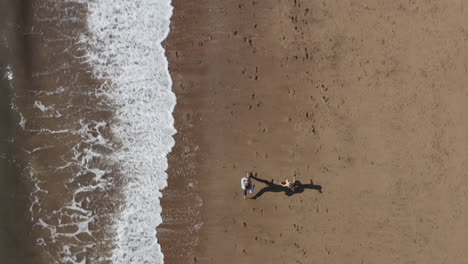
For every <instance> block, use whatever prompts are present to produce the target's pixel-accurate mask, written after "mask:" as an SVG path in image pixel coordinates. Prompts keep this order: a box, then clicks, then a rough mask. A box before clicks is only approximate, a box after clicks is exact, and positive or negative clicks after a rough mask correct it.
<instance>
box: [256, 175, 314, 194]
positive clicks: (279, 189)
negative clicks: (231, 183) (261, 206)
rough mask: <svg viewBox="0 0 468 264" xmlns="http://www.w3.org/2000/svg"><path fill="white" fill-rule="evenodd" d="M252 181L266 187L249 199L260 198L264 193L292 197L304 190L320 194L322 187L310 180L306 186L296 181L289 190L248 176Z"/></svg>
mask: <svg viewBox="0 0 468 264" xmlns="http://www.w3.org/2000/svg"><path fill="white" fill-rule="evenodd" d="M250 177H251V178H253V179H254V180H256V181H258V182H261V183H264V184H266V185H267V186H266V187H264V188H263V189H261V190H260V191H259V192H258V193H256V194H255V195H254V196H253V197H252V198H250V199H257V198H258V197H260V196H262V195H263V194H264V193H266V192H284V194H285V195H287V196H292V195H294V194H296V193H302V192H304V190H305V189H312V190H317V191H319V192H320V193H322V186H321V185H315V184H314V183H313V182H312V180H310V183H308V184H302V183H301V182H300V181H298V180H296V181H295V182H294V188H293V189H291V188H289V187H285V186H282V185H280V184H275V183H273V182H272V181H267V180H264V179H260V178H258V177H257V176H256V175H255V176H253V175H252V176H250Z"/></svg>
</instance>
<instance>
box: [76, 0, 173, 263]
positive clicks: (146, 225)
mask: <svg viewBox="0 0 468 264" xmlns="http://www.w3.org/2000/svg"><path fill="white" fill-rule="evenodd" d="M88 8H89V15H88V19H87V23H88V29H89V35H84V36H83V38H82V42H83V43H84V45H85V46H86V47H88V48H87V50H86V56H85V58H86V60H87V62H88V63H89V64H90V65H91V66H92V67H93V70H94V76H95V77H96V78H98V79H100V80H102V81H103V83H104V85H103V87H102V89H101V91H100V92H101V93H102V94H103V95H105V96H106V97H107V98H108V99H109V101H110V102H111V103H112V104H113V107H114V109H115V113H114V117H115V120H114V121H113V122H111V123H110V125H111V128H112V133H113V137H114V139H113V140H114V141H116V142H118V144H119V146H120V147H118V148H117V149H116V151H115V152H114V153H113V154H112V158H113V159H114V161H116V162H117V164H120V167H121V170H122V175H123V177H125V178H126V180H125V185H124V187H123V194H124V197H125V199H124V200H125V204H123V205H122V207H121V211H120V213H119V217H118V219H117V223H116V225H115V228H116V230H115V234H116V238H115V241H114V243H115V247H114V250H113V252H112V257H111V260H112V263H163V254H162V252H161V248H160V246H159V244H158V243H157V239H156V227H157V226H158V225H159V224H160V223H161V222H162V219H161V206H160V202H159V199H160V197H161V192H160V190H161V189H163V188H164V187H166V185H167V174H166V172H165V171H166V169H167V167H168V164H167V158H166V155H167V154H168V153H169V152H170V150H171V148H172V146H173V145H174V140H173V138H172V135H173V134H174V133H175V132H176V130H175V128H174V120H173V116H172V111H173V109H174V106H175V103H176V98H175V95H174V94H173V92H172V91H171V87H172V81H171V78H170V75H169V71H168V62H167V59H166V57H165V55H164V49H163V47H162V45H161V42H162V41H163V40H164V39H165V38H166V36H167V34H168V32H169V23H170V17H171V15H172V6H171V4H170V1H169V0H132V1H129V0H94V1H89V2H88Z"/></svg>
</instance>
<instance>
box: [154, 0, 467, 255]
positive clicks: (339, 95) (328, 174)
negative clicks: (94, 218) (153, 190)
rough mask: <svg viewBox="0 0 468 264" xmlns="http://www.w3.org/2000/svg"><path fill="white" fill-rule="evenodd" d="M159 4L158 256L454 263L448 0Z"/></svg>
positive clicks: (452, 23)
mask: <svg viewBox="0 0 468 264" xmlns="http://www.w3.org/2000/svg"><path fill="white" fill-rule="evenodd" d="M173 5H174V8H175V9H174V16H173V18H172V27H171V32H170V35H169V37H168V39H167V41H166V43H165V45H166V49H167V55H168V57H169V61H170V70H171V74H172V78H173V81H174V86H173V89H174V91H175V93H176V94H177V98H178V105H177V107H176V110H175V118H176V127H177V129H178V134H177V135H176V137H175V139H176V142H177V143H176V146H175V148H174V151H173V153H172V154H171V157H170V168H169V187H168V188H167V189H166V193H165V194H166V195H165V197H164V198H163V206H164V212H163V216H164V219H165V224H164V225H163V226H161V228H160V230H162V231H161V232H160V234H159V239H160V242H161V244H162V247H163V250H164V252H165V256H166V257H165V258H166V263H168V264H171V263H192V262H198V263H381V264H382V263H392V264H393V263H425V264H426V263H467V262H468V251H467V250H466V244H467V243H468V225H467V224H468V222H467V218H468V211H467V209H468V208H467V204H466V203H465V201H466V199H467V192H468V185H467V184H468V177H467V173H466V171H467V167H468V163H467V162H466V161H465V159H466V157H467V154H468V148H467V143H468V132H467V131H468V129H467V128H468V123H467V122H466V117H467V115H466V112H467V106H466V102H468V89H467V88H466V86H467V83H468V75H467V65H468V59H467V57H466V54H468V50H467V49H468V46H467V45H466V40H467V38H468V10H467V9H466V8H465V4H464V2H463V1H383V0H382V1H338V0H336V1H314V0H310V1H300V0H289V1H285V0H278V1H273V0H271V1H270V0H269V1H260V0H259V1H243V0H237V1H228V0H226V1H219V0H203V1H184V0H174V1H173ZM247 171H255V172H257V173H258V176H259V177H260V178H263V179H267V180H270V179H274V180H275V182H278V181H282V180H284V179H286V178H289V179H291V178H292V176H293V175H294V174H295V175H296V176H297V178H298V180H300V181H301V182H303V183H308V182H309V181H310V180H313V182H314V183H315V184H317V185H320V186H322V188H323V189H322V191H323V193H319V192H318V191H317V190H314V189H306V190H304V192H302V193H298V194H295V195H293V196H289V197H288V196H286V195H285V194H284V193H281V192H278V193H274V192H267V193H264V194H263V195H262V196H261V197H259V198H258V199H256V200H243V199H242V194H241V189H240V178H241V177H242V176H244V174H245V173H246V172H247ZM189 184H190V186H189ZM256 185H257V191H258V190H260V189H261V188H262V187H263V186H264V184H262V183H259V182H257V183H256ZM199 197H201V201H202V203H203V204H202V205H201V203H200V200H199V199H198V198H199ZM200 205H201V207H197V206H200ZM184 212H187V213H185V214H184ZM199 223H203V225H201V226H200V225H197V224H199ZM194 226H195V227H194ZM163 231H164V232H163Z"/></svg>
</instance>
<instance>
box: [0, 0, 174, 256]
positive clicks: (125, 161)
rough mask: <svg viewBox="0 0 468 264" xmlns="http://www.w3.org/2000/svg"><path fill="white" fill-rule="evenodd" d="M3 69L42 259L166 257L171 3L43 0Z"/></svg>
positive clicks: (30, 12) (32, 6) (32, 9)
mask: <svg viewBox="0 0 468 264" xmlns="http://www.w3.org/2000/svg"><path fill="white" fill-rule="evenodd" d="M28 5H29V6H27V7H23V8H24V9H25V10H27V11H24V12H25V14H24V16H25V21H24V25H23V26H21V28H20V29H19V30H21V31H22V32H23V33H24V36H25V37H24V43H26V44H25V47H26V52H25V55H24V58H21V59H20V58H18V60H23V61H22V62H21V63H20V62H17V63H11V64H8V65H5V66H4V67H2V69H1V70H2V73H1V74H2V78H3V80H6V81H8V82H9V84H10V85H9V96H10V106H11V109H12V110H14V113H15V114H16V118H17V120H18V121H17V124H16V126H17V127H18V129H19V130H20V131H21V132H20V133H18V135H17V140H18V142H21V144H20V143H18V144H16V147H17V148H19V149H20V152H21V153H22V155H23V157H24V158H23V159H22V160H23V166H24V170H23V174H26V175H24V176H25V177H26V178H27V180H28V182H27V184H26V185H28V186H29V187H28V188H29V204H28V213H29V214H28V215H29V216H30V222H31V237H32V238H31V239H32V240H33V244H34V245H35V247H36V248H37V252H38V253H37V254H38V257H37V261H36V262H35V263H82V264H84V263H163V254H162V252H161V248H160V246H159V244H158V243H157V238H156V227H157V226H158V225H159V224H160V223H161V222H162V219H161V206H160V203H159V200H160V198H161V189H163V188H164V187H166V185H167V174H166V172H165V171H166V169H167V167H168V164H167V157H166V156H167V155H168V153H169V152H170V151H171V148H172V146H173V145H174V140H173V138H172V135H174V134H175V133H176V130H175V128H174V120H173V116H172V112H173V110H174V106H175V103H176V98H175V95H174V94H173V92H172V91H171V86H172V81H171V78H170V75H169V71H168V62H167V59H166V57H165V54H164V49H163V47H162V45H161V42H162V41H163V40H164V39H165V38H166V36H167V34H168V32H169V24H170V17H171V15H172V7H171V5H170V1H169V0H132V1H128V0H88V1H78V0H68V1H67V0H43V1H39V0H37V1H31V3H28Z"/></svg>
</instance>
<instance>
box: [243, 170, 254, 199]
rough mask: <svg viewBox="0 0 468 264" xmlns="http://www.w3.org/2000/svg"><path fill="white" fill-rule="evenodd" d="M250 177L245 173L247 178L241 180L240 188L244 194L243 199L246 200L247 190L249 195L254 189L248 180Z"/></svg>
mask: <svg viewBox="0 0 468 264" xmlns="http://www.w3.org/2000/svg"><path fill="white" fill-rule="evenodd" d="M251 175H252V173H251V172H249V173H247V176H246V177H243V178H242V179H241V187H242V190H244V191H243V193H244V199H246V198H247V190H249V192H250V193H253V192H254V187H255V184H253V183H252V180H251V179H250V176H251Z"/></svg>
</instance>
